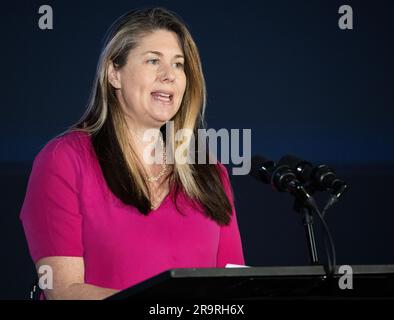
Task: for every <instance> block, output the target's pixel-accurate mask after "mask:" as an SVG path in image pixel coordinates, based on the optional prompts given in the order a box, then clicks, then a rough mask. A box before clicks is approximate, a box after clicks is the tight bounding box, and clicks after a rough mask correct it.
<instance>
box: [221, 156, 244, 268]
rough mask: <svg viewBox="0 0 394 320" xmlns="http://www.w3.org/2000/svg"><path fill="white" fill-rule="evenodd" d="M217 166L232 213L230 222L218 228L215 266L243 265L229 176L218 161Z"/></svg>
mask: <svg viewBox="0 0 394 320" xmlns="http://www.w3.org/2000/svg"><path fill="white" fill-rule="evenodd" d="M219 168H220V171H221V178H222V181H223V187H224V190H225V192H226V194H227V196H228V197H229V200H230V203H231V207H232V215H231V222H230V224H229V225H228V226H222V227H221V228H220V239H219V249H218V255H217V267H218V268H224V267H225V266H226V264H228V263H231V264H239V265H244V264H245V259H244V255H243V249H242V241H241V236H240V233H239V228H238V222H237V215H236V211H235V207H234V197H233V193H232V188H231V183H230V178H229V175H228V172H227V168H226V167H225V166H224V165H222V164H221V163H219Z"/></svg>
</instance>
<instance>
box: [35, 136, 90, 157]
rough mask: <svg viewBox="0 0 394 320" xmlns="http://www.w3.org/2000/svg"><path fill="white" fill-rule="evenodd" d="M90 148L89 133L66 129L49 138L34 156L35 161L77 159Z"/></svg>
mask: <svg viewBox="0 0 394 320" xmlns="http://www.w3.org/2000/svg"><path fill="white" fill-rule="evenodd" d="M89 149H90V135H89V134H88V133H87V132H84V131H80V130H78V131H67V132H64V133H62V134H60V135H58V136H56V137H54V138H52V139H51V140H49V141H48V142H47V143H46V144H45V145H44V146H43V147H42V149H41V150H40V151H39V153H38V154H37V156H36V158H35V162H37V161H56V162H62V161H69V160H72V161H77V160H78V159H80V158H81V157H83V156H84V155H85V154H86V152H87V151H88V150H89Z"/></svg>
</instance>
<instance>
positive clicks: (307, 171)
mask: <svg viewBox="0 0 394 320" xmlns="http://www.w3.org/2000/svg"><path fill="white" fill-rule="evenodd" d="M278 163H279V165H287V166H289V167H290V169H291V170H293V172H295V173H296V176H297V178H298V179H299V180H300V182H302V183H311V184H312V186H313V187H314V188H315V189H316V190H319V191H329V192H330V193H331V194H332V195H333V196H334V197H335V198H336V199H339V198H340V197H341V196H342V194H343V193H344V192H345V191H346V190H347V189H348V185H347V183H346V182H345V181H343V180H341V179H339V178H338V177H337V175H336V174H335V171H334V170H333V169H332V168H330V167H329V166H327V165H325V164H322V165H318V166H316V167H315V166H313V164H312V163H310V162H308V161H305V160H302V159H300V158H297V157H296V156H294V155H285V156H284V157H282V158H281V159H280V160H279V162H278Z"/></svg>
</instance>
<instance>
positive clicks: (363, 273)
mask: <svg viewBox="0 0 394 320" xmlns="http://www.w3.org/2000/svg"><path fill="white" fill-rule="evenodd" d="M351 267H352V274H353V275H352V278H353V279H352V285H353V289H341V288H340V286H339V281H340V278H341V277H342V276H343V274H338V273H336V274H335V275H334V276H333V277H328V276H327V275H326V272H325V270H324V268H323V266H320V265H316V266H295V267H283V266H281V267H247V268H180V269H172V270H168V271H165V272H163V273H160V274H158V275H156V276H154V277H152V278H150V279H148V280H146V281H143V282H141V283H139V284H137V285H135V286H132V287H130V288H128V289H125V290H123V291H121V292H119V293H117V294H115V295H113V296H111V297H109V298H108V300H124V299H126V300H127V299H132V300H139V299H143V300H177V301H188V300H198V299H200V300H205V299H207V300H208V299H209V300H214V299H217V300H220V299H223V300H268V299H354V298H386V299H387V298H394V265H358V266H351ZM337 271H338V269H337Z"/></svg>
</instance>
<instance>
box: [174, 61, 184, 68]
mask: <svg viewBox="0 0 394 320" xmlns="http://www.w3.org/2000/svg"><path fill="white" fill-rule="evenodd" d="M175 64H176V67H177V68H183V63H182V62H177V63H175Z"/></svg>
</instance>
